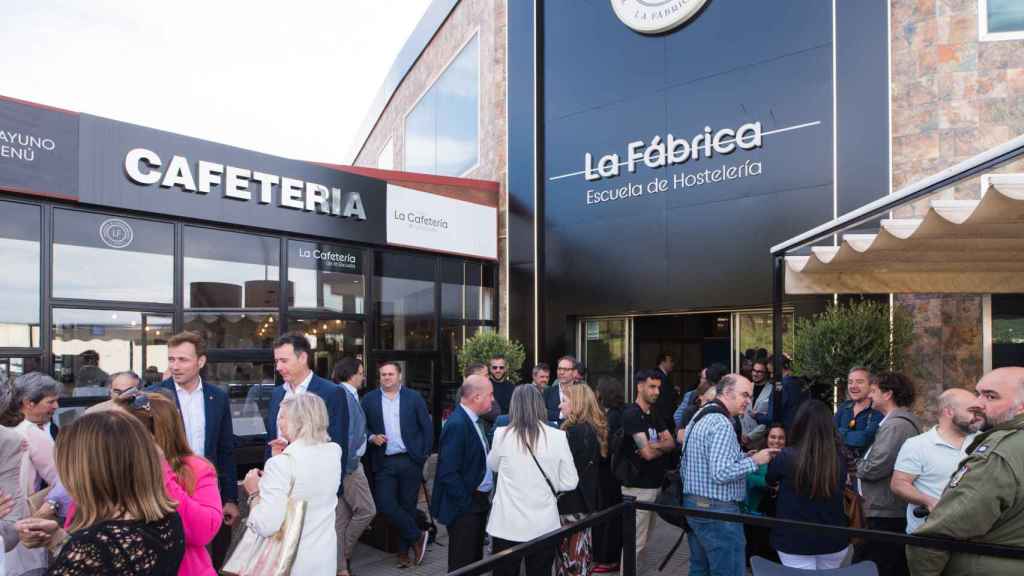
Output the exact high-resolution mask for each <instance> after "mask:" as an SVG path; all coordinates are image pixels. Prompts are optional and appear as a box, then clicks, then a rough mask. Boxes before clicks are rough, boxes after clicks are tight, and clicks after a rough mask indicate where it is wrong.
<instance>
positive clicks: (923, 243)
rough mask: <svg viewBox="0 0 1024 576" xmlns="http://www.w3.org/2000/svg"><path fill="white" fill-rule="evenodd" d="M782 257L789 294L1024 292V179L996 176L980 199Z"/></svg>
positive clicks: (940, 205)
mask: <svg viewBox="0 0 1024 576" xmlns="http://www.w3.org/2000/svg"><path fill="white" fill-rule="evenodd" d="M841 238H842V242H841V243H840V245H839V246H837V247H834V246H824V247H823V246H814V247H812V248H811V249H810V250H811V254H810V255H809V256H796V255H787V256H786V257H785V290H786V293H787V294H837V293H838V294H843V293H858V294H872V293H874V294H879V293H908V292H937V293H965V292H966V293H1020V292H1024V174H993V175H991V176H989V177H988V186H987V188H986V190H984V193H983V195H982V198H981V200H932V201H931V202H930V204H929V207H928V211H927V213H926V214H925V216H924V218H915V219H884V220H882V221H881V229H880V230H879V231H878V233H877V234H842V236H841Z"/></svg>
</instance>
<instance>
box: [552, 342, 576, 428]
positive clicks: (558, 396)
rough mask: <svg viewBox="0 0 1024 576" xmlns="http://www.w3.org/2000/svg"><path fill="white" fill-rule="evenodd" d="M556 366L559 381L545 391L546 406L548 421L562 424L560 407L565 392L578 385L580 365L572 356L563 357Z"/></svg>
mask: <svg viewBox="0 0 1024 576" xmlns="http://www.w3.org/2000/svg"><path fill="white" fill-rule="evenodd" d="M556 366H557V368H556V372H555V378H557V380H556V381H555V383H554V385H552V386H548V387H547V388H545V389H544V405H545V406H547V409H548V420H549V421H551V422H561V420H562V417H561V415H560V414H559V408H558V407H559V405H560V404H561V403H562V397H563V396H564V395H565V392H564V390H566V389H568V388H569V387H570V386H574V385H575V384H576V369H577V367H578V366H579V363H578V362H577V361H576V359H575V358H573V357H572V356H562V357H561V358H559V359H558V364H557V365H556Z"/></svg>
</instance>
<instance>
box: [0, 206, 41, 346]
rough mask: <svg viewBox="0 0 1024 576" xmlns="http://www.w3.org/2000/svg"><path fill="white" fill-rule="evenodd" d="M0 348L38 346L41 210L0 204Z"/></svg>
mask: <svg viewBox="0 0 1024 576" xmlns="http://www.w3.org/2000/svg"><path fill="white" fill-rule="evenodd" d="M0 214H2V215H3V216H2V217H0V262H3V265H4V279H3V281H2V282H0V302H2V303H3V305H0V348H36V347H38V346H39V294H40V288H39V229H40V220H39V207H38V206H31V205H28V204H21V203H17V202H0Z"/></svg>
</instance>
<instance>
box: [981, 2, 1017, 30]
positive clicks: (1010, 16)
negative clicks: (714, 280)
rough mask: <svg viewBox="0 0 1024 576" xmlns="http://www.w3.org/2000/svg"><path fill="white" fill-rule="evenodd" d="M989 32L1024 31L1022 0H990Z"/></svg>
mask: <svg viewBox="0 0 1024 576" xmlns="http://www.w3.org/2000/svg"><path fill="white" fill-rule="evenodd" d="M987 8H988V31H989V32H990V33H995V32H1022V31H1024V3H1022V2H1021V1H1020V0H988V6H987Z"/></svg>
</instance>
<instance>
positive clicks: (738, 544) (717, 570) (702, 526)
mask: <svg viewBox="0 0 1024 576" xmlns="http://www.w3.org/2000/svg"><path fill="white" fill-rule="evenodd" d="M683 507H684V508H696V509H698V510H708V511H712V512H732V513H734V514H738V513H739V511H740V507H739V503H737V502H723V501H721V500H711V499H709V498H703V497H701V496H692V495H689V494H686V495H684V496H683ZM686 521H687V522H688V523H689V524H690V530H691V532H690V534H688V535H687V537H686V540H687V542H688V544H689V545H690V576H745V574H746V572H747V568H746V558H745V554H744V551H745V550H746V546H747V543H746V538H744V536H743V524H737V523H734V522H723V521H721V520H711V519H708V518H696V517H694V516H689V517H687V519H686Z"/></svg>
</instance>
